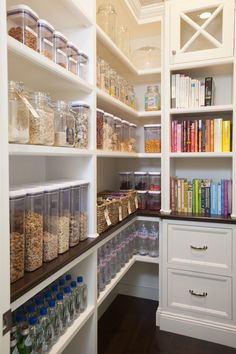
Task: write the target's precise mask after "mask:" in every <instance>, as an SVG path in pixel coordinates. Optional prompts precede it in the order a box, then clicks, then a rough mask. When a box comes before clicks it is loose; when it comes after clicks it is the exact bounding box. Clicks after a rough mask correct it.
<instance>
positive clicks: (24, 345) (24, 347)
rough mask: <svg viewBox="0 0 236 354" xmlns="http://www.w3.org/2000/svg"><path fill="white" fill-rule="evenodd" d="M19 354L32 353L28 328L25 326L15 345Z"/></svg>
mask: <svg viewBox="0 0 236 354" xmlns="http://www.w3.org/2000/svg"><path fill="white" fill-rule="evenodd" d="M17 347H18V351H19V354H31V353H32V341H31V338H30V335H29V327H28V325H26V326H25V327H23V328H22V329H21V333H20V340H19V343H18V345H17Z"/></svg>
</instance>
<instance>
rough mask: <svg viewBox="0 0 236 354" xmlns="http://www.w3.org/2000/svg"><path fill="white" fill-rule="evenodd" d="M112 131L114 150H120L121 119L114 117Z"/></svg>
mask: <svg viewBox="0 0 236 354" xmlns="http://www.w3.org/2000/svg"><path fill="white" fill-rule="evenodd" d="M114 131H115V144H114V145H113V147H114V150H115V151H121V134H122V124H121V119H120V118H118V117H114Z"/></svg>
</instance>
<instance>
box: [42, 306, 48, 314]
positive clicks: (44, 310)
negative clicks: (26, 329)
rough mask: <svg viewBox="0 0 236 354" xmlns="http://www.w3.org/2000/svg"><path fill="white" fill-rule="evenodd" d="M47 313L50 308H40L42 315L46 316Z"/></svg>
mask: <svg viewBox="0 0 236 354" xmlns="http://www.w3.org/2000/svg"><path fill="white" fill-rule="evenodd" d="M47 313H48V309H47V308H46V307H42V308H41V309H40V315H41V316H45V315H47Z"/></svg>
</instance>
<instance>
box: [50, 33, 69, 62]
mask: <svg viewBox="0 0 236 354" xmlns="http://www.w3.org/2000/svg"><path fill="white" fill-rule="evenodd" d="M67 42H68V41H67V38H66V37H65V36H64V35H63V34H62V33H61V32H59V31H55V32H54V34H53V43H54V48H55V54H54V61H55V63H57V64H58V65H60V66H62V67H63V68H65V69H67V67H68V66H67V65H68V64H67V63H68V61H67Z"/></svg>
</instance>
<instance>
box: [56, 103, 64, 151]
mask: <svg viewBox="0 0 236 354" xmlns="http://www.w3.org/2000/svg"><path fill="white" fill-rule="evenodd" d="M54 115H55V124H54V127H55V138H54V145H56V146H67V139H66V133H67V121H66V118H67V104H66V102H64V101H57V102H56V103H55V105H54Z"/></svg>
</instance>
